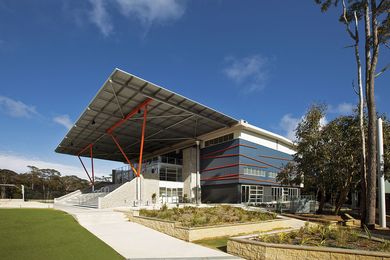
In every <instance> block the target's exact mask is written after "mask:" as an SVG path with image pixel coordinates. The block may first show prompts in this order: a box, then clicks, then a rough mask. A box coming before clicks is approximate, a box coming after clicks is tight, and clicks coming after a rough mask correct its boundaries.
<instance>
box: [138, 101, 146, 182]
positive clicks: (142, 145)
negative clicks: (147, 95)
mask: <svg viewBox="0 0 390 260" xmlns="http://www.w3.org/2000/svg"><path fill="white" fill-rule="evenodd" d="M147 114H148V106H147V105H146V106H145V108H144V121H143V122H142V132H141V144H140V147H139V161H138V174H141V171H142V155H143V153H144V141H145V128H146V117H147ZM138 176H139V175H138Z"/></svg>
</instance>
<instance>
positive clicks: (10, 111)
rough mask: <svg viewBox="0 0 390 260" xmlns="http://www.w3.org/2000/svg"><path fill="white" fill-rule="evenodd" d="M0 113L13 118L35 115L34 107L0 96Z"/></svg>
mask: <svg viewBox="0 0 390 260" xmlns="http://www.w3.org/2000/svg"><path fill="white" fill-rule="evenodd" d="M0 111H2V112H3V113H5V114H7V115H10V116H13V117H27V118H29V117H31V116H33V115H37V114H38V113H37V111H36V109H35V107H34V106H29V105H26V104H24V103H23V102H22V101H18V100H14V99H12V98H9V97H5V96H0Z"/></svg>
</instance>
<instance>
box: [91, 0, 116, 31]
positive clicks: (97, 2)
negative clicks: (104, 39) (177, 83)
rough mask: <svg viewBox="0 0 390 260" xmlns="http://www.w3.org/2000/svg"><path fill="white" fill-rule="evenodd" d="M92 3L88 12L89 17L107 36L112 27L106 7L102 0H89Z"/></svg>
mask: <svg viewBox="0 0 390 260" xmlns="http://www.w3.org/2000/svg"><path fill="white" fill-rule="evenodd" d="M89 1H90V3H91V5H92V10H91V11H90V12H89V18H90V20H91V22H92V23H94V24H95V25H96V26H97V27H98V28H99V29H100V31H101V32H102V34H103V35H104V36H108V35H109V34H110V33H111V32H112V31H113V29H114V27H113V25H112V24H111V19H110V16H109V14H108V12H107V9H106V6H105V5H106V3H105V1H104V0H89Z"/></svg>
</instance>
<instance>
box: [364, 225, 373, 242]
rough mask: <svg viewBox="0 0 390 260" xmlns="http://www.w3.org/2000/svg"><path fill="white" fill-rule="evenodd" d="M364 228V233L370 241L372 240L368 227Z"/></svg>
mask: <svg viewBox="0 0 390 260" xmlns="http://www.w3.org/2000/svg"><path fill="white" fill-rule="evenodd" d="M363 228H364V232H366V235H367V237H368V239H370V240H371V238H372V234H371V232H370V230H368V228H367V226H366V225H363Z"/></svg>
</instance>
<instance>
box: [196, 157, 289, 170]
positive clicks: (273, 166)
mask: <svg viewBox="0 0 390 260" xmlns="http://www.w3.org/2000/svg"><path fill="white" fill-rule="evenodd" d="M234 156H242V157H245V158H248V159H250V160H253V161H255V162H259V163H262V164H265V165H267V166H269V167H272V168H275V169H278V170H282V168H280V167H277V166H275V165H272V164H270V163H266V162H263V161H260V160H257V159H256V158H253V157H250V156H247V155H245V154H223V155H215V156H208V157H203V158H201V159H202V160H205V159H214V158H225V157H234Z"/></svg>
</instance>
